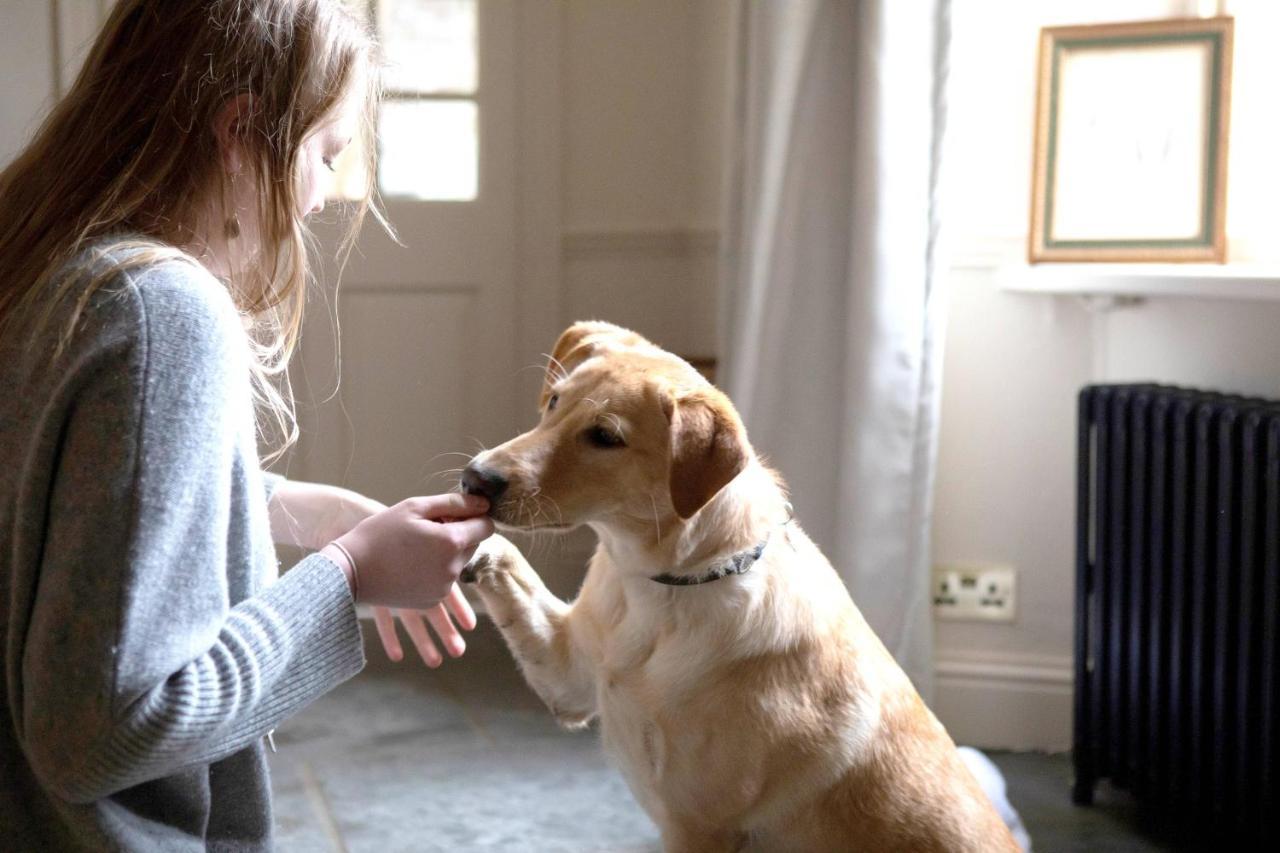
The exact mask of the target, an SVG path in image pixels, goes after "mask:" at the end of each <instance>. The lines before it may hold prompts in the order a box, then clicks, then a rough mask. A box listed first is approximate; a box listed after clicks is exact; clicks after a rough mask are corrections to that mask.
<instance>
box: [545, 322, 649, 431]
mask: <svg viewBox="0 0 1280 853" xmlns="http://www.w3.org/2000/svg"><path fill="white" fill-rule="evenodd" d="M648 343H649V342H648V341H646V340H645V339H644V338H642V337H640V336H639V335H637V334H636V333H635V332H632V331H631V330H629V329H624V328H622V327H621V326H615V325H614V324H612V323H605V322H603V321H601V320H580V321H578V322H577V323H574V324H573V325H572V326H570V327H569V328H567V329H565V330H564V332H563V333H562V334H561V335H560V339H559V340H558V341H556V345H555V347H554V348H553V349H552V350H551V359H550V360H549V361H548V362H547V372H546V375H545V376H544V377H543V380H542V394H541V396H540V397H539V398H538V410H539V411H541V410H542V409H544V408H546V405H547V399H548V398H549V397H550V396H551V386H552V385H554V384H555V383H557V382H559V381H560V380H561V379H564V378H565V377H566V376H568V375H569V374H570V373H572V372H573V370H574V368H576V367H577V366H578V365H579V364H582V362H584V361H586V360H587V359H588V358H590V357H591V356H592V355H594V354H595V353H596V350H597V349H598V348H599V347H601V346H604V345H607V344H617V345H620V346H637V345H640V344H648Z"/></svg>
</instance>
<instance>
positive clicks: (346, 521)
mask: <svg viewBox="0 0 1280 853" xmlns="http://www.w3.org/2000/svg"><path fill="white" fill-rule="evenodd" d="M375 77H376V74H375V68H374V60H373V57H372V45H371V42H370V40H369V38H368V36H367V34H366V32H365V31H364V29H363V28H362V26H361V25H360V24H358V23H357V22H356V21H354V20H353V19H351V18H350V17H348V15H347V14H346V13H345V12H344V11H343V9H342V7H341V5H340V4H339V2H337V0H119V2H118V3H117V5H116V7H115V10H114V12H113V13H112V15H111V17H110V20H109V21H108V22H107V24H106V26H105V28H104V30H103V32H102V33H101V35H100V36H99V38H98V39H97V41H96V43H95V45H94V46H93V49H92V51H91V53H90V55H89V57H88V60H87V61H86V64H85V66H84V69H83V71H82V72H81V73H80V76H79V78H78V79H77V80H76V82H75V84H74V85H73V87H72V88H71V90H70V92H69V93H68V94H67V96H66V97H65V98H64V99H63V100H62V101H61V103H59V104H58V105H57V106H56V108H55V109H54V111H53V112H52V114H51V115H50V117H49V118H48V119H47V120H46V122H45V123H44V125H43V126H42V127H41V129H40V130H39V132H38V133H37V134H36V136H35V139H34V140H33V142H32V143H31V144H30V146H29V147H28V148H27V149H26V150H25V151H24V152H23V153H22V154H21V156H19V157H18V158H17V159H16V160H15V161H14V162H13V164H12V165H10V166H9V167H8V168H7V169H6V170H5V171H4V172H3V173H0V463H2V464H0V638H3V641H4V646H3V652H2V653H3V662H4V671H3V678H2V679H0V826H2V827H3V831H2V832H0V835H3V838H4V846H5V847H6V849H36V848H38V849H57V850H65V849H95V850H101V849H140V848H141V849H150V848H163V849H166V850H170V849H237V850H241V849H261V848H269V847H270V845H271V807H270V806H271V803H270V788H269V784H268V777H267V769H266V763H265V759H264V751H263V738H264V736H266V735H268V733H269V732H270V731H271V730H272V728H273V727H274V726H275V725H276V724H277V723H278V722H279V721H280V720H282V719H284V718H285V717H287V716H288V715H290V714H292V713H293V712H295V711H297V710H298V709H299V708H301V707H303V706H304V705H306V704H307V703H308V702H310V701H311V700H312V699H315V698H316V697H317V696H319V695H320V694H322V693H324V692H325V691H327V690H329V689H330V688H332V687H334V686H335V685H337V684H338V683H340V682H342V681H343V680H345V679H347V678H349V677H350V676H352V675H353V674H355V673H356V672H358V671H359V670H360V668H361V667H362V666H363V664H364V654H363V647H362V644H361V639H360V631H359V626H358V623H357V620H356V612H355V604H356V602H357V601H362V602H368V603H371V604H375V605H384V606H390V607H397V608H407V609H416V610H426V611H427V618H428V619H429V621H431V623H432V624H433V626H434V627H435V628H436V631H437V633H438V634H439V636H440V637H441V639H442V640H443V641H444V643H445V645H446V648H448V649H449V651H450V653H452V654H455V655H456V654H460V653H461V651H462V643H461V638H460V636H459V635H458V633H457V629H456V627H455V626H454V622H455V621H456V622H457V623H459V624H461V625H462V626H463V627H464V628H470V627H472V626H473V625H474V616H473V614H471V612H470V610H469V609H468V608H467V607H466V604H465V601H464V600H463V599H462V598H461V597H460V595H459V594H458V591H457V587H456V586H455V585H454V581H455V580H456V578H457V576H458V572H459V571H460V570H461V568H462V567H463V566H464V565H465V563H466V562H467V560H468V559H469V558H470V556H471V554H472V552H473V551H474V549H475V547H476V546H477V544H478V543H479V542H480V541H482V540H483V539H484V538H486V537H487V536H488V535H489V534H490V533H491V532H492V524H491V522H490V521H489V520H488V519H487V518H486V517H485V516H484V513H485V511H486V510H487V506H486V505H485V504H484V502H483V501H481V500H477V499H473V498H467V497H463V496H461V495H457V494H451V495H441V496H435V497H422V498H411V499H409V500H406V501H404V502H402V503H400V504H397V505H396V506H394V507H391V508H390V509H386V508H383V507H382V506H381V505H379V504H376V503H375V502H373V501H370V500H369V499H367V498H363V497H361V496H359V495H356V494H354V493H352V492H347V491H345V490H340V489H333V488H330V487H325V486H318V485H315V484H305V483H293V482H288V481H284V480H282V479H281V478H279V477H275V476H268V475H265V474H263V473H262V471H261V470H260V467H259V461H258V453H257V438H258V436H257V429H256V427H257V424H258V422H260V421H262V422H270V423H272V424H274V425H276V426H280V427H283V428H284V429H283V432H281V435H282V436H283V437H284V440H283V444H284V445H287V444H288V442H289V441H291V440H292V438H293V433H294V430H293V429H292V427H291V417H290V407H289V402H288V392H287V385H285V386H284V387H285V390H284V391H281V390H279V389H277V387H276V386H275V385H274V384H273V378H274V377H275V376H276V375H282V373H283V370H284V368H285V367H286V365H287V363H288V359H289V355H290V353H291V352H292V350H293V346H294V342H295V339H296V337H297V334H298V329H299V327H300V316H301V310H302V304H303V299H304V289H303V286H304V283H305V281H306V277H307V258H306V252H305V248H304V243H303V241H304V238H305V230H304V225H303V220H304V218H305V217H306V216H307V215H308V214H310V213H314V212H316V211H319V210H320V209H321V208H322V207H323V204H324V201H323V199H324V186H323V183H324V182H323V180H322V178H323V176H324V175H325V174H326V167H329V166H331V165H332V161H333V158H334V157H336V156H337V155H338V154H339V152H340V151H341V150H342V149H343V148H344V147H345V146H346V145H347V144H348V142H349V141H350V139H351V138H352V136H353V135H355V134H356V133H359V134H361V135H362V138H363V139H364V141H365V143H366V144H365V146H364V150H365V151H368V152H373V150H374V146H373V145H372V144H371V142H372V140H371V139H369V136H370V123H369V118H368V117H369V114H370V110H371V108H372V107H373V106H374V102H375V98H376V82H375ZM368 165H369V168H368V169H367V174H369V175H373V174H375V171H374V170H373V168H372V164H368ZM369 207H370V204H369V199H368V198H366V199H365V200H364V201H363V202H361V203H360V204H358V205H356V209H355V211H354V216H353V217H352V224H351V232H350V235H349V237H350V236H353V235H354V234H355V232H356V230H357V229H358V228H359V226H360V222H361V220H362V218H363V215H364V213H365V211H366V210H367V209H369ZM375 212H376V211H375ZM349 243H350V240H348V247H349ZM279 449H280V450H283V446H282V447H280V448H279ZM446 518H447V519H451V520H450V521H447V522H446V521H445V519H446ZM273 533H274V534H275V536H276V538H277V540H278V541H288V542H293V543H296V544H301V545H304V546H308V547H311V548H318V549H319V551H318V553H315V554H312V555H311V556H309V557H307V558H306V559H303V560H302V561H300V562H299V563H298V564H297V565H296V566H294V567H293V568H292V569H291V570H290V571H289V572H288V573H287V574H285V575H284V576H283V577H281V578H280V579H278V580H277V579H276V578H275V573H276V571H275V570H276V557H275V551H274V547H273V545H272V534H273ZM442 602H443V603H442ZM403 614H404V611H402V616H403ZM378 621H379V627H380V631H381V632H382V633H383V637H384V643H386V644H388V649H389V651H392V652H395V653H397V654H398V647H395V646H394V631H393V630H392V629H391V627H390V622H389V616H388V615H387V612H386V611H380V612H379V620H378ZM405 624H406V627H407V628H408V629H409V630H410V633H411V635H413V636H414V637H415V640H416V641H417V642H418V645H419V649H420V651H421V652H422V654H423V655H424V658H427V659H428V662H429V663H438V661H439V653H438V652H437V651H436V649H435V647H434V646H433V645H432V643H431V641H430V640H429V639H428V638H427V637H426V633H425V629H424V628H423V625H422V622H421V620H420V619H419V618H418V617H405ZM393 656H396V654H393Z"/></svg>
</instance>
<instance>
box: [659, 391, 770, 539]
mask: <svg viewBox="0 0 1280 853" xmlns="http://www.w3.org/2000/svg"><path fill="white" fill-rule="evenodd" d="M664 408H666V409H667V410H668V415H669V417H670V419H671V473H670V483H669V484H670V489H671V503H672V505H673V506H674V507H675V509H676V514H678V515H679V516H680V517H681V518H689V517H690V516H692V515H693V514H694V513H695V512H697V511H698V510H700V509H702V507H703V506H705V505H706V503H707V501H709V500H711V499H712V498H713V497H715V494H716V492H718V491H720V490H721V489H723V488H724V487H725V486H726V485H727V484H728V483H729V481H730V480H732V479H733V478H734V477H736V476H738V474H739V473H741V471H742V469H743V468H745V467H746V466H747V459H748V457H749V453H750V450H749V448H748V446H747V438H746V430H745V429H743V426H742V422H741V420H739V418H738V415H737V413H736V412H735V411H734V410H733V407H732V406H731V405H730V404H729V401H728V400H727V399H726V398H725V397H724V395H723V394H721V393H720V392H718V391H711V392H698V393H696V394H694V395H692V396H689V397H685V398H683V399H680V400H674V399H673V400H670V401H669V402H668V404H667V405H666V406H664Z"/></svg>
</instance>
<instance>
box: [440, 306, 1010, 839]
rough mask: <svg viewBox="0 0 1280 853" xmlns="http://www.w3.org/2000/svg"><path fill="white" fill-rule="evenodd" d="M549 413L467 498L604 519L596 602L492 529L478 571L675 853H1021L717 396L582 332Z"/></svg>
mask: <svg viewBox="0 0 1280 853" xmlns="http://www.w3.org/2000/svg"><path fill="white" fill-rule="evenodd" d="M541 410H542V418H541V421H540V423H539V424H538V425H537V426H536V427H534V429H532V430H531V431H529V432H527V433H525V434H523V435H521V436H518V437H517V438H514V439H512V440H511V441H508V442H507V443H505V444H503V445H501V446H499V447H495V448H493V449H491V450H487V451H485V452H483V453H481V454H479V455H477V456H476V457H475V458H474V459H473V460H472V461H471V464H470V465H469V466H468V468H467V470H466V471H465V473H464V475H463V487H464V488H465V489H466V490H467V491H469V492H475V493H480V494H484V495H486V496H488V497H489V499H490V502H491V504H492V509H491V514H492V516H493V518H494V519H495V521H496V522H497V523H498V524H499V526H500V527H505V528H508V529H519V530H567V529H569V528H572V527H574V526H576V525H581V524H587V525H590V526H591V527H592V528H593V529H594V530H595V532H596V533H597V534H598V536H599V540H600V542H599V546H598V548H597V550H596V552H595V555H594V556H593V557H592V559H591V562H590V565H589V567H588V569H587V575H586V579H585V581H584V582H583V585H582V589H581V591H580V593H579V595H578V597H577V599H576V600H575V601H573V602H572V603H565V602H563V601H561V600H559V599H558V598H556V597H555V596H553V595H552V594H551V593H550V592H549V591H548V590H547V588H546V587H545V586H544V585H543V583H542V581H541V579H540V578H539V577H538V575H537V574H536V573H535V572H534V571H533V569H532V568H530V566H529V564H528V563H527V562H526V561H525V559H524V558H523V556H522V555H521V554H520V552H519V551H518V550H517V549H516V548H514V547H513V546H512V545H511V544H510V543H509V542H507V540H505V539H504V538H503V537H501V536H494V537H492V538H491V539H490V540H489V541H488V542H487V543H486V544H485V545H484V546H482V548H481V550H480V552H479V553H478V555H477V558H476V560H475V561H474V562H473V564H472V566H471V567H469V569H468V571H467V574H466V576H465V577H466V579H468V580H471V581H473V582H474V584H475V587H476V589H477V590H478V592H479V594H480V596H481V598H482V599H483V601H484V604H485V606H486V609H487V610H488V612H489V614H490V615H491V616H492V618H493V619H494V621H495V622H496V623H497V625H498V627H499V628H500V629H501V631H502V634H503V636H504V637H505V639H506V641H507V644H508V645H509V646H510V648H511V651H512V653H513V655H514V657H515V658H516V660H517V661H518V662H519V664H520V667H521V669H522V670H523V672H524V675H525V678H526V679H527V680H528V682H529V684H530V686H532V688H533V689H534V690H535V691H536V692H537V693H538V695H539V696H541V697H542V699H543V700H544V701H545V702H546V703H547V705H548V706H549V707H550V709H551V712H552V713H553V714H555V716H556V718H557V719H558V720H559V721H560V722H561V723H563V724H564V725H566V726H568V727H571V728H572V727H581V726H585V725H587V724H588V723H589V722H590V721H591V720H592V719H593V718H595V717H597V716H599V718H600V724H601V731H602V735H603V739H604V743H605V746H606V748H607V749H608V750H609V751H610V752H611V753H612V754H613V756H614V757H615V759H616V761H617V764H618V765H619V767H620V768H621V770H622V772H623V773H624V775H625V776H626V780H627V782H628V783H629V785H630V787H631V790H632V791H633V792H634V793H635V796H636V797H637V799H638V800H639V801H640V803H641V805H642V806H643V807H644V809H645V810H646V811H647V812H648V813H649V815H650V816H651V817H652V818H653V820H654V821H655V822H656V823H657V824H658V827H659V828H660V830H661V832H662V840H663V844H664V846H665V848H666V849H667V850H668V851H720V850H725V851H729V850H741V849H753V850H764V851H771V852H772V851H787V850H797V851H800V850H803V851H836V850H839V851H846V850H866V851H875V853H884V851H948V853H954V851H1012V850H1017V849H1018V846H1017V845H1016V844H1015V842H1014V840H1013V838H1012V837H1011V836H1010V834H1009V832H1008V830H1007V829H1006V827H1005V825H1004V824H1003V823H1002V822H1001V820H1000V818H999V817H998V816H997V814H996V812H995V811H994V809H993V808H992V806H991V803H990V801H989V800H988V799H987V798H986V796H985V795H984V793H983V791H982V790H981V789H980V788H979V786H978V784H977V782H976V781H975V780H974V778H973V776H972V775H971V774H970V773H969V771H968V770H967V769H966V768H965V766H964V764H963V763H962V761H961V759H960V757H959V755H958V753H957V751H956V746H955V744H954V743H953V742H952V740H951V738H950V737H949V736H948V735H947V733H946V731H945V730H944V729H943V728H942V726H941V725H940V724H939V723H938V721H937V719H936V718H935V717H934V716H933V714H932V713H930V711H929V709H928V708H927V707H925V705H924V703H923V702H922V701H921V700H920V697H919V695H917V693H916V691H915V689H914V688H913V687H912V685H911V682H910V680H909V679H908V678H907V676H906V675H905V674H904V673H903V671H902V670H901V669H900V668H899V667H898V666H897V664H896V663H895V662H894V660H893V658H892V657H891V656H890V655H889V653H888V652H887V651H886V650H885V648H884V646H883V645H882V644H881V642H880V640H879V639H878V638H877V637H876V636H875V634H874V633H873V632H872V631H871V629H870V628H869V627H868V626H867V623H866V622H865V621H864V620H863V618H862V615H861V614H860V613H859V612H858V609H857V607H855V606H854V604H853V601H852V600H851V599H850V597H849V594H848V592H847V591H846V589H845V587H844V585H843V583H842V582H841V580H840V578H839V577H838V576H837V575H836V573H835V571H834V570H833V569H832V567H831V564H830V563H829V562H828V561H827V559H826V558H825V557H824V556H823V555H822V553H821V552H820V551H819V550H818V549H817V547H815V546H814V544H813V542H811V541H810V540H809V538H808V537H807V536H806V535H805V534H804V532H803V531H802V530H801V529H800V526H799V524H798V523H797V522H796V521H795V520H794V519H792V518H791V515H790V507H789V505H788V504H787V500H786V495H785V492H784V490H783V487H782V485H781V483H780V481H779V478H778V477H777V475H775V474H774V473H773V472H772V471H770V470H768V469H767V468H766V467H764V466H763V465H762V464H761V462H760V460H759V459H758V458H757V457H756V455H755V453H754V452H753V451H752V449H751V446H750V444H748V442H747V436H746V433H745V431H744V429H743V426H742V423H741V421H740V419H739V418H738V415H737V413H736V412H735V411H734V409H733V407H732V405H731V404H730V402H729V400H728V399H727V398H726V397H725V396H724V395H723V394H722V393H720V392H719V391H718V390H716V389H715V387H713V386H712V385H711V384H710V383H708V382H707V381H706V380H705V379H703V378H702V377H701V375H700V374H699V373H698V372H697V371H695V370H694V369H693V368H692V367H691V366H690V365H688V364H687V363H686V362H684V361H683V360H681V359H679V358H677V357H676V356H674V355H671V354H670V353H667V352H665V351H663V350H661V349H659V348H658V347H656V346H655V345H653V344H651V343H650V342H649V341H647V340H645V339H644V338H642V337H640V336H639V335H636V334H635V333H633V332H629V331H627V330H625V329H621V328H619V327H617V326H612V325H610V324H607V323H578V324H575V325H574V326H572V327H571V328H569V329H568V330H567V331H566V332H565V333H564V334H563V335H562V336H561V337H560V340H559V342H558V343H557V344H556V346H555V351H554V353H553V356H552V360H551V364H550V367H549V369H548V372H547V378H546V383H545V386H544V388H543V391H542V398H541Z"/></svg>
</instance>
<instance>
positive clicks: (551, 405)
mask: <svg viewBox="0 0 1280 853" xmlns="http://www.w3.org/2000/svg"><path fill="white" fill-rule="evenodd" d="M559 402H560V395H559V394H552V395H551V399H549V400H547V411H548V412H551V411H554V410H555V407H556V403H559Z"/></svg>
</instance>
